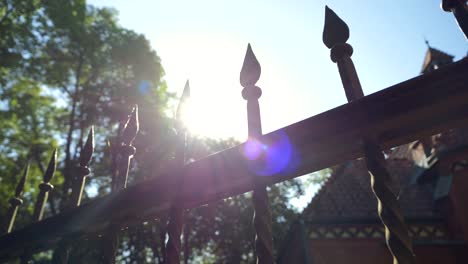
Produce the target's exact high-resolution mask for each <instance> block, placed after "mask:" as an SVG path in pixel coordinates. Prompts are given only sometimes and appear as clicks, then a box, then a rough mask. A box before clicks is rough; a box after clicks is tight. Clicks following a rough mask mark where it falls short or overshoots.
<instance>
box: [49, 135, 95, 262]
mask: <svg viewBox="0 0 468 264" xmlns="http://www.w3.org/2000/svg"><path fill="white" fill-rule="evenodd" d="M93 151H94V127H93V126H91V128H90V130H89V133H88V138H87V139H86V143H85V145H84V146H83V147H82V148H81V152H80V162H79V165H78V166H77V167H76V170H77V175H76V178H74V179H73V181H72V193H71V199H70V204H69V205H68V209H71V208H74V207H78V206H80V204H81V197H82V194H83V190H84V186H85V183H86V178H87V176H88V175H89V173H90V170H89V168H88V165H89V162H90V161H91V157H92V155H93ZM72 239H73V238H63V239H62V240H61V242H60V243H59V244H58V246H57V248H56V249H55V251H54V255H53V256H52V263H54V264H66V263H68V261H69V257H70V256H69V254H70V249H71V246H72V243H71V241H72Z"/></svg>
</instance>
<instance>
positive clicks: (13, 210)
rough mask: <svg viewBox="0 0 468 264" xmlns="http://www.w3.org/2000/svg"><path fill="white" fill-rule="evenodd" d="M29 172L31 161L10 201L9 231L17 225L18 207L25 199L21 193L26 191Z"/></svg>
mask: <svg viewBox="0 0 468 264" xmlns="http://www.w3.org/2000/svg"><path fill="white" fill-rule="evenodd" d="M28 172H29V162H28V164H27V165H26V167H25V168H24V170H23V175H22V176H21V178H20V180H19V182H18V185H17V186H16V190H15V196H14V197H12V198H11V199H10V200H9V202H10V209H9V210H8V219H9V220H8V226H7V231H6V232H7V233H10V232H11V231H12V230H13V226H14V225H15V220H16V214H17V213H18V207H19V206H20V205H22V204H23V200H21V195H22V194H23V191H24V185H25V183H26V178H27V177H28Z"/></svg>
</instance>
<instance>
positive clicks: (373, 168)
mask: <svg viewBox="0 0 468 264" xmlns="http://www.w3.org/2000/svg"><path fill="white" fill-rule="evenodd" d="M348 38H349V28H348V26H347V25H346V23H345V22H344V21H343V20H341V19H340V18H339V17H338V16H337V15H336V14H335V12H333V11H332V10H331V9H330V8H328V7H325V26H324V30H323V43H324V44H325V45H326V46H327V47H328V48H329V49H331V50H330V52H331V60H332V61H333V62H335V63H336V64H337V65H338V70H339V72H340V77H341V81H342V82H343V87H344V90H345V92H346V97H347V98H348V101H349V102H351V101H354V100H357V99H359V98H362V97H363V96H364V93H363V91H362V88H361V84H360V82H359V78H358V76H357V73H356V69H355V67H354V64H353V61H352V60H351V55H352V54H353V48H352V47H351V45H349V44H347V43H346V41H347V40H348ZM363 148H364V154H365V159H366V164H367V168H368V170H369V174H370V177H371V186H372V190H373V192H374V194H375V197H376V198H377V202H378V214H379V217H380V219H381V220H382V223H383V225H384V226H385V238H386V242H387V245H388V248H389V249H390V252H391V253H392V255H393V263H394V264H407V263H415V259H414V254H413V249H412V243H411V238H410V236H409V232H408V227H407V226H406V224H405V222H404V219H403V214H402V212H401V208H400V205H399V203H398V200H397V197H396V196H395V194H394V193H393V192H392V190H391V189H390V186H391V182H392V179H391V177H390V174H389V172H388V170H387V168H386V165H385V157H384V155H383V153H382V150H381V149H380V146H379V145H378V143H377V141H376V140H375V138H373V137H372V136H369V137H367V138H365V139H364V141H363Z"/></svg>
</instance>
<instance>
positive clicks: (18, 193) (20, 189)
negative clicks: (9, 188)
mask: <svg viewBox="0 0 468 264" xmlns="http://www.w3.org/2000/svg"><path fill="white" fill-rule="evenodd" d="M28 173H29V161H28V164H26V167H25V168H24V170H23V175H22V176H21V178H20V181H19V182H18V185H17V186H16V190H15V197H16V198H20V197H21V195H22V194H23V191H24V185H25V184H26V179H27V178H28Z"/></svg>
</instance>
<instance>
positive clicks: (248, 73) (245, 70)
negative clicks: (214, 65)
mask: <svg viewBox="0 0 468 264" xmlns="http://www.w3.org/2000/svg"><path fill="white" fill-rule="evenodd" d="M261 72H262V68H261V67H260V63H258V60H257V58H256V57H255V54H254V53H253V51H252V47H251V46H250V43H249V45H248V46H247V51H246V53H245V58H244V64H243V65H242V69H241V72H240V83H241V85H242V86H243V87H247V86H252V85H255V83H257V81H258V79H260V74H261Z"/></svg>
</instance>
